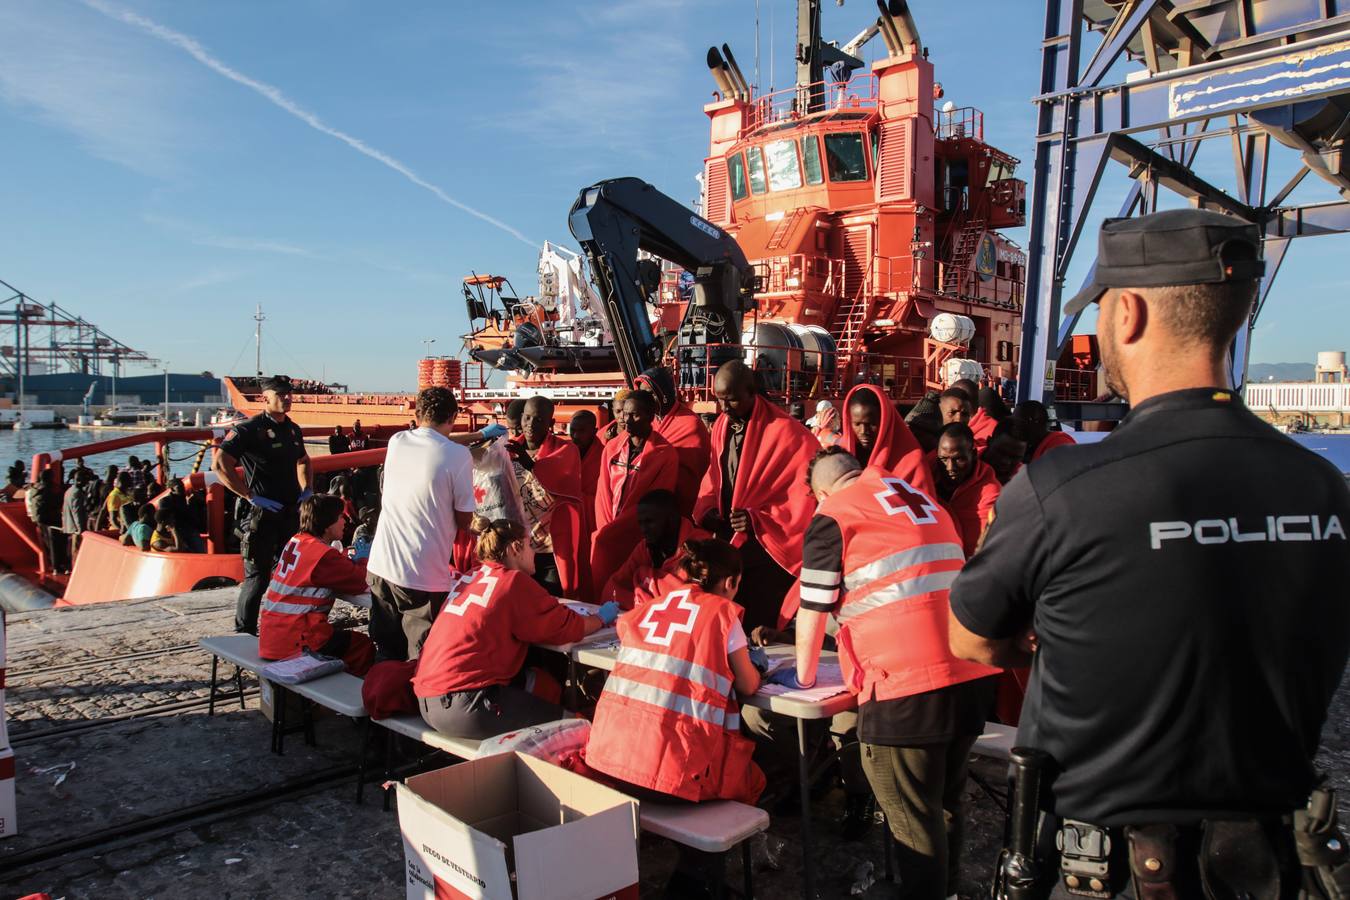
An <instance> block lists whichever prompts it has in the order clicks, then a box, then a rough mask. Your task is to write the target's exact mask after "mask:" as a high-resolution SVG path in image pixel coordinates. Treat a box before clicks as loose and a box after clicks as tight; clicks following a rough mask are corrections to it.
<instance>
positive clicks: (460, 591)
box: [441, 566, 497, 616]
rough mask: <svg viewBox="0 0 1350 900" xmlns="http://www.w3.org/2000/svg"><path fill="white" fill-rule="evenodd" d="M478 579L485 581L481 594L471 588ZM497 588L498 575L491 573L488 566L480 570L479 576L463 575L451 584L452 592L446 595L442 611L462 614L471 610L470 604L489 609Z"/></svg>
mask: <svg viewBox="0 0 1350 900" xmlns="http://www.w3.org/2000/svg"><path fill="white" fill-rule="evenodd" d="M477 580H481V581H482V583H483V592H482V593H481V594H480V593H476V592H474V591H471V590H469V588H470V587H471V586H473V584H474V582H475V581H477ZM496 589H497V576H495V575H489V574H488V567H487V566H483V567H482V568H481V569H479V570H478V572H477V577H475V575H474V573H470V574H467V575H461V576H460V577H459V580H458V581H456V582H455V583H454V584H452V585H450V593H449V594H447V595H446V597H445V604H444V605H443V606H442V607H441V612H442V613H448V614H450V615H452V616H462V615H464V614H465V613H466V612H468V611H469V607H470V606H481V607H483V608H484V609H487V605H488V601H489V600H491V599H492V593H493V591H495V590H496Z"/></svg>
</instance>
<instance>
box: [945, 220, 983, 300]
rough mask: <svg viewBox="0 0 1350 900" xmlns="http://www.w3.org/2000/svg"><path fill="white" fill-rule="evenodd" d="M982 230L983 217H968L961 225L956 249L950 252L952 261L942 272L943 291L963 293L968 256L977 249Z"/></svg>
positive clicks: (967, 276) (968, 270)
mask: <svg viewBox="0 0 1350 900" xmlns="http://www.w3.org/2000/svg"><path fill="white" fill-rule="evenodd" d="M984 232H985V221H984V219H968V220H967V221H966V224H965V225H963V226H962V227H961V234H960V235H958V236H957V238H956V249H955V250H954V251H953V252H952V261H951V262H950V263H949V264H948V265H947V266H946V267H945V268H944V269H943V272H942V290H943V292H944V293H947V294H958V295H963V294H965V292H966V282H967V281H968V280H969V279H970V258H971V257H972V256H974V255H975V251H976V250H978V249H979V247H980V242H981V240H983V239H984Z"/></svg>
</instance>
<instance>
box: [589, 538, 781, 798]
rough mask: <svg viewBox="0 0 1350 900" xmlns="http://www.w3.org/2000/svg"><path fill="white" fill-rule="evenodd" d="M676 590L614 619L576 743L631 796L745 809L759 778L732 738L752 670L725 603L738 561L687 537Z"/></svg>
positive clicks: (746, 747) (722, 548)
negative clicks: (584, 734) (584, 738)
mask: <svg viewBox="0 0 1350 900" xmlns="http://www.w3.org/2000/svg"><path fill="white" fill-rule="evenodd" d="M680 572H681V575H682V577H683V580H684V584H683V585H682V586H681V587H678V588H675V589H673V590H669V591H668V592H667V593H666V595H665V596H664V597H662V598H660V599H656V600H652V601H651V602H649V603H647V604H645V605H643V606H640V607H638V608H636V609H634V610H632V611H631V612H627V613H625V614H624V615H623V616H621V617H620V618H619V622H618V630H619V640H620V642H621V646H620V649H619V658H618V663H617V665H616V666H615V667H614V671H613V672H612V673H611V674H610V676H609V679H608V680H607V681H606V682H605V690H604V693H602V694H601V695H600V701H599V703H598V704H597V705H596V708H595V721H594V723H593V725H592V727H591V735H590V740H589V742H588V743H587V745H586V752H585V762H586V765H587V766H588V767H590V768H591V769H594V770H595V771H596V772H598V773H601V774H602V775H605V776H608V777H609V778H610V779H612V780H614V781H616V782H618V783H619V787H620V789H622V790H625V791H631V792H632V794H633V796H636V797H637V798H638V799H640V800H641V799H662V800H666V801H669V800H671V799H672V798H674V799H677V800H683V801H686V802H693V803H697V802H699V801H703V800H739V801H741V802H743V803H754V802H755V801H756V800H758V799H759V795H760V792H761V791H763V790H764V773H763V772H761V771H760V770H759V767H758V766H756V765H755V763H754V762H753V761H752V760H751V758H750V757H751V754H752V753H753V752H754V745H753V744H752V743H751V741H750V740H749V738H746V737H744V736H743V735H742V734H741V732H740V722H741V718H740V707H739V706H738V705H737V703H736V695H735V694H734V693H733V688H734V689H735V690H736V691H739V692H740V693H742V694H753V693H754V692H755V691H757V690H759V672H758V670H757V669H756V668H755V666H754V664H753V663H751V661H750V651H749V646H748V642H747V641H746V637H745V629H744V628H742V627H741V618H740V617H741V608H740V607H739V606H737V605H736V604H735V603H733V602H732V600H731V598H732V597H734V596H736V589H737V588H738V587H740V583H741V558H740V553H739V552H738V551H737V550H736V548H734V547H732V546H731V545H730V544H728V543H726V542H725V541H721V540H717V539H716V538H709V539H707V540H687V541H685V542H684V545H683V546H682V547H681V561H680Z"/></svg>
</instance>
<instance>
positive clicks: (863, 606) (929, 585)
mask: <svg viewBox="0 0 1350 900" xmlns="http://www.w3.org/2000/svg"><path fill="white" fill-rule="evenodd" d="M958 574H960V573H959V572H934V573H933V574H932V575H916V576H915V577H913V578H906V579H904V580H903V581H897V582H896V583H895V584H891V585H887V586H886V587H884V588H882V589H881V590H879V591H876V592H874V593H871V594H868V595H867V596H865V597H862V598H860V599H858V600H849V599H845V601H844V605H843V606H842V607H841V608H840V610H839V621H840V622H846V621H848V620H849V619H852V618H853V617H855V616H860V615H863V614H864V613H869V612H871V611H872V610H874V609H880V608H881V607H883V606H889V605H890V604H892V603H898V602H899V601H901V600H909V599H910V598H912V597H922V596H923V595H925V594H931V593H933V592H934V591H945V590H946V589H947V588H949V587H951V586H952V582H954V581H955V580H956V576H957V575H958Z"/></svg>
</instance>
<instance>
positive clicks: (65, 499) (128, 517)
mask: <svg viewBox="0 0 1350 900" xmlns="http://www.w3.org/2000/svg"><path fill="white" fill-rule="evenodd" d="M20 493H22V494H23V496H24V500H25V504H26V510H27V513H28V517H29V519H31V520H32V522H33V525H34V527H35V529H36V531H37V534H38V538H39V540H40V541H41V542H42V546H43V549H44V551H45V552H46V555H47V558H48V559H49V560H51V565H52V569H53V571H55V572H56V573H57V574H61V575H66V574H69V573H70V571H71V569H72V567H73V566H74V564H75V558H76V555H77V554H78V553H79V549H80V540H81V536H82V534H83V533H84V532H85V531H99V532H103V533H106V534H114V535H115V536H116V537H117V538H118V540H120V541H121V542H122V543H123V544H125V545H128V546H134V547H138V548H139V549H141V550H156V551H159V552H162V553H204V552H205V551H206V546H205V543H204V542H203V541H202V537H201V535H202V532H203V531H204V529H205V528H206V506H205V497H204V496H203V495H202V494H201V493H200V492H197V493H194V494H189V493H188V491H187V489H186V488H185V487H184V485H183V484H182V482H181V481H179V480H177V479H173V478H170V479H168V480H167V484H166V483H165V480H164V479H162V478H161V477H160V476H159V474H158V472H157V466H156V464H155V461H154V460H151V459H139V458H137V457H135V456H131V457H129V458H128V459H127V463H126V465H125V466H117V465H113V464H110V465H108V466H107V467H106V469H105V470H104V472H103V474H102V476H100V475H99V474H98V473H97V472H95V471H94V470H93V469H91V468H89V467H88V466H87V465H86V464H85V461H84V460H83V459H78V458H77V459H76V460H75V462H74V465H73V466H72V467H71V468H70V469H69V470H68V471H67V473H66V477H65V480H64V481H62V480H61V473H60V472H59V471H58V470H57V469H56V468H49V469H47V470H45V471H44V472H43V473H42V474H41V476H40V477H38V478H36V479H35V480H33V481H29V478H28V469H27V466H25V465H24V462H23V460H15V461H14V464H13V465H11V466H10V467H9V471H8V472H7V474H6V484H5V487H4V488H3V489H0V494H3V496H4V497H5V498H6V499H13V498H14V497H17V496H18V495H19V494H20ZM161 495H162V496H161ZM152 501H153V502H152Z"/></svg>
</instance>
